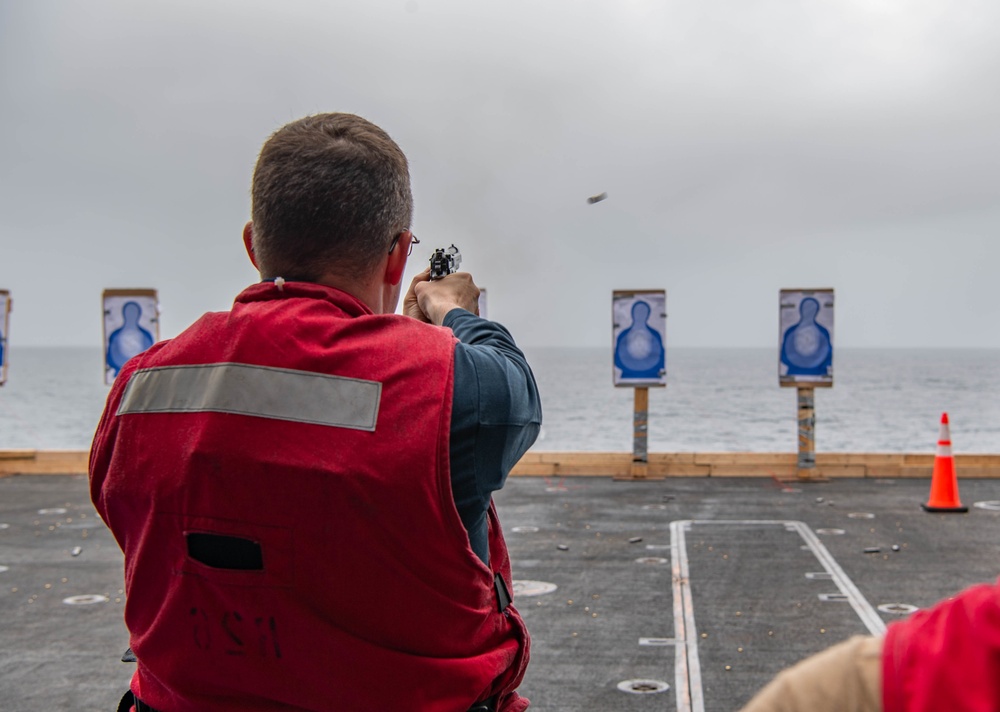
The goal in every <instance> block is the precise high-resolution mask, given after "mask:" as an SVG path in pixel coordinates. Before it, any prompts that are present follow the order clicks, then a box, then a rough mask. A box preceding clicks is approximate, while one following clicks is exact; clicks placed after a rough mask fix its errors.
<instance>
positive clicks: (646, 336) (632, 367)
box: [615, 300, 665, 379]
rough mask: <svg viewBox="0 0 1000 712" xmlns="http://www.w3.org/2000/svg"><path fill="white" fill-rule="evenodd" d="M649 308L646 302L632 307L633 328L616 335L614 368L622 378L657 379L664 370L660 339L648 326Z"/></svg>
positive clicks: (639, 302)
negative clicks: (615, 367) (618, 370)
mask: <svg viewBox="0 0 1000 712" xmlns="http://www.w3.org/2000/svg"><path fill="white" fill-rule="evenodd" d="M651 311H652V308H651V307H650V306H649V304H648V303H647V302H644V301H641V300H640V301H637V302H635V303H634V304H633V305H632V324H631V325H630V326H629V327H628V328H627V329H625V331H623V332H622V333H620V334H619V335H618V341H617V342H616V343H615V366H617V367H618V368H620V369H621V370H622V376H621V377H622V378H657V379H658V378H660V376H661V375H662V374H663V368H664V355H665V352H664V349H663V339H662V338H660V333H659V332H658V331H656V330H655V329H653V328H652V327H650V326H649V314H650V312H651Z"/></svg>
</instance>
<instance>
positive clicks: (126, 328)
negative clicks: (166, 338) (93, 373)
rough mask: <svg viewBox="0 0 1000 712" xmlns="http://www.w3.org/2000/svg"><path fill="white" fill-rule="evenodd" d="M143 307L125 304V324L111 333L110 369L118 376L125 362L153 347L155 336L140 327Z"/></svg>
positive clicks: (108, 357) (109, 341)
mask: <svg viewBox="0 0 1000 712" xmlns="http://www.w3.org/2000/svg"><path fill="white" fill-rule="evenodd" d="M141 316H142V307H140V306H139V305H138V304H137V303H136V302H125V304H124V305H123V306H122V320H123V321H124V322H125V323H124V324H122V325H121V326H120V327H118V328H117V329H115V330H114V331H112V332H111V336H110V338H108V355H107V362H108V367H109V368H110V369H111V370H112V371H114V375H116V376H117V375H118V372H119V371H120V370H121V368H122V366H124V365H125V362H126V361H128V360H129V359H130V358H132V357H133V356H135V355H137V354H141V353H142V352H143V351H145V350H146V349H148V348H149V347H150V346H152V345H153V335H152V334H150V333H149V332H148V331H146V330H145V329H143V328H142V327H141V326H139V317H141Z"/></svg>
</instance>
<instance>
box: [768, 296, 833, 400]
mask: <svg viewBox="0 0 1000 712" xmlns="http://www.w3.org/2000/svg"><path fill="white" fill-rule="evenodd" d="M778 313H779V321H780V331H779V334H780V336H779V340H778V349H779V351H778V381H779V382H780V383H781V385H783V386H795V385H799V384H805V385H811V386H832V385H833V290H832V289H782V290H781V294H780V306H779V309H778Z"/></svg>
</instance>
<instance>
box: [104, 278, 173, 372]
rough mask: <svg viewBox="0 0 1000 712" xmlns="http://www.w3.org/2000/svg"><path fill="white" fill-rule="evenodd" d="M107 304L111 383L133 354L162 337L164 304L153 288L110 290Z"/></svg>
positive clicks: (107, 362) (106, 363) (106, 342)
mask: <svg viewBox="0 0 1000 712" xmlns="http://www.w3.org/2000/svg"><path fill="white" fill-rule="evenodd" d="M103 305H104V382H105V383H106V384H108V385H111V384H112V383H114V381H115V377H116V376H117V375H118V371H120V370H121V367H122V366H124V365H125V362H126V361H128V360H129V359H130V358H132V357H133V356H136V355H138V354H141V353H142V352H143V351H145V350H146V349H148V348H149V347H150V346H152V345H153V344H155V343H156V342H157V341H159V340H160V305H159V301H158V300H157V297H156V291H155V290H152V289H134V290H128V289H107V290H105V291H104V295H103Z"/></svg>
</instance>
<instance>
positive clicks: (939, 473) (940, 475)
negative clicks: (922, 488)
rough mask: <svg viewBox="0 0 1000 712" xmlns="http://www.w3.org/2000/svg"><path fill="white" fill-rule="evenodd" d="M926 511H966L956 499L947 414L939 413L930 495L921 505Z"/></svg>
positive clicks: (956, 482) (956, 488) (953, 463)
mask: <svg viewBox="0 0 1000 712" xmlns="http://www.w3.org/2000/svg"><path fill="white" fill-rule="evenodd" d="M921 506H922V507H923V508H924V511H927V512H968V511H969V508H968V507H963V506H962V503H961V502H960V501H959V499H958V478H957V477H956V476H955V457H954V456H953V455H952V454H951V431H950V429H949V427H948V414H947V413H942V414H941V435H940V436H939V437H938V445H937V456H936V457H935V458H934V473H933V474H932V475H931V496H930V498H929V499H928V500H927V504H923V505H921Z"/></svg>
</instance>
